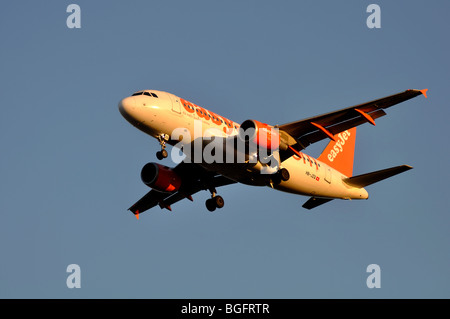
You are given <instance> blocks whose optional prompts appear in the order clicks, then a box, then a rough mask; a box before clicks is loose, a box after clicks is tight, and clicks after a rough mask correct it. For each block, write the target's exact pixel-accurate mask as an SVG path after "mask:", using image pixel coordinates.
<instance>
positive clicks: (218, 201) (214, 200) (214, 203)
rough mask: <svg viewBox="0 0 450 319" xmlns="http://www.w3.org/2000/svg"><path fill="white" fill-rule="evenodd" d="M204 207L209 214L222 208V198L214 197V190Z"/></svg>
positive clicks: (223, 203)
mask: <svg viewBox="0 0 450 319" xmlns="http://www.w3.org/2000/svg"><path fill="white" fill-rule="evenodd" d="M205 205H206V208H207V209H208V210H209V211H210V212H213V211H215V210H216V208H222V207H223V205H225V202H224V200H223V198H222V196H219V195H216V190H215V189H212V190H211V198H209V199H207V200H206V202H205Z"/></svg>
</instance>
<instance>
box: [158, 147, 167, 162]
mask: <svg viewBox="0 0 450 319" xmlns="http://www.w3.org/2000/svg"><path fill="white" fill-rule="evenodd" d="M167 156H169V154H168V153H167V151H166V150H164V149H163V150H161V151H158V152H156V158H157V159H159V160H162V159H163V158H167Z"/></svg>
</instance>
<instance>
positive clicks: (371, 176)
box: [343, 165, 412, 188]
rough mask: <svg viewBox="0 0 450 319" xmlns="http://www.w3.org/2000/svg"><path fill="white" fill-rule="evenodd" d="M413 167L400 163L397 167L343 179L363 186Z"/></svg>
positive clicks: (354, 185) (351, 183)
mask: <svg viewBox="0 0 450 319" xmlns="http://www.w3.org/2000/svg"><path fill="white" fill-rule="evenodd" d="M411 168H412V167H411V166H409V165H400V166H396V167H391V168H386V169H382V170H380V171H376V172H372V173H367V174H362V175H358V176H353V177H349V178H345V179H343V181H344V182H345V183H346V184H348V185H350V186H353V187H358V188H362V187H366V186H368V185H371V184H373V183H376V182H379V181H382V180H383V179H386V178H389V177H392V176H394V175H397V174H400V173H403V172H405V171H407V170H410V169H411Z"/></svg>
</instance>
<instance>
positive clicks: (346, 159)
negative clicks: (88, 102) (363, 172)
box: [318, 127, 356, 176]
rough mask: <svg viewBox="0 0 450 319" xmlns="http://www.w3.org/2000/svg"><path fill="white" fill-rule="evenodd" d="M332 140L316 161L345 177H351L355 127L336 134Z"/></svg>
mask: <svg viewBox="0 0 450 319" xmlns="http://www.w3.org/2000/svg"><path fill="white" fill-rule="evenodd" d="M333 138H334V141H330V143H328V145H327V146H326V147H325V149H324V150H323V152H322V154H320V156H319V158H318V160H319V161H321V162H323V163H325V164H327V165H328V166H331V167H332V168H334V169H336V170H338V171H339V172H341V173H342V174H344V175H346V176H352V174H353V159H354V155H355V140H356V127H353V128H351V129H349V130H346V131H344V132H341V133H339V134H336V135H334V136H333Z"/></svg>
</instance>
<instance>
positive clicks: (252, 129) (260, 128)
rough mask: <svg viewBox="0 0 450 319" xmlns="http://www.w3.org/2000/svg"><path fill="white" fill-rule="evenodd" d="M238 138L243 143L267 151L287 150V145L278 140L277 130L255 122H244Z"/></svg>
mask: <svg viewBox="0 0 450 319" xmlns="http://www.w3.org/2000/svg"><path fill="white" fill-rule="evenodd" d="M238 136H239V138H240V139H241V141H244V142H251V143H255V144H256V145H258V147H263V148H265V149H267V150H269V149H271V150H275V149H277V148H280V149H282V150H285V149H287V144H286V143H284V142H283V141H282V140H281V139H280V132H279V130H278V129H277V128H275V127H273V126H271V125H268V124H265V123H261V122H259V121H256V120H246V121H244V122H243V123H242V124H241V127H240V128H239V134H238Z"/></svg>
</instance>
